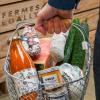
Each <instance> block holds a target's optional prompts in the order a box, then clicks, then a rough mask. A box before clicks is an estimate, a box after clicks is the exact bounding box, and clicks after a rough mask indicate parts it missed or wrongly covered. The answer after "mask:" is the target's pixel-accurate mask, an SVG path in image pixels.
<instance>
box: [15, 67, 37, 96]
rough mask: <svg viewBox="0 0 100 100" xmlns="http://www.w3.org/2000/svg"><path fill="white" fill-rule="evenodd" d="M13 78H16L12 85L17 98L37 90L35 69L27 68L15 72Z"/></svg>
mask: <svg viewBox="0 0 100 100" xmlns="http://www.w3.org/2000/svg"><path fill="white" fill-rule="evenodd" d="M14 76H15V77H16V78H17V79H15V80H14V83H15V90H16V92H17V94H18V96H19V97H21V96H23V95H26V94H28V93H31V92H35V91H37V90H38V88H39V86H38V85H39V84H38V83H39V80H38V75H37V71H36V69H35V68H28V69H24V70H22V71H20V72H16V73H15V74H14Z"/></svg>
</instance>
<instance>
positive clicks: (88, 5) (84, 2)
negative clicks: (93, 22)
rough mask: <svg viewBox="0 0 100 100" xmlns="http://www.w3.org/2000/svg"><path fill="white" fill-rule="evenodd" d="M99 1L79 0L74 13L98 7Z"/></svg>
mask: <svg viewBox="0 0 100 100" xmlns="http://www.w3.org/2000/svg"><path fill="white" fill-rule="evenodd" d="M99 2H100V1H99V0H81V1H80V3H79V5H78V7H77V9H76V11H75V13H79V12H82V11H87V10H89V9H94V8H97V7H99Z"/></svg>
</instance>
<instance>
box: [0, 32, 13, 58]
mask: <svg viewBox="0 0 100 100" xmlns="http://www.w3.org/2000/svg"><path fill="white" fill-rule="evenodd" d="M11 34H12V32H7V33H5V34H1V35H0V58H2V57H4V56H6V52H7V50H8V45H7V40H8V39H9V37H10V36H11Z"/></svg>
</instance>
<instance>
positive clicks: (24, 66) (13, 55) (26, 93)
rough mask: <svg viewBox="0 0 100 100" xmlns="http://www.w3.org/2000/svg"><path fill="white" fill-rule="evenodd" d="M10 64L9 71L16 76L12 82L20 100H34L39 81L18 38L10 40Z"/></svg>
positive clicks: (36, 95) (30, 60)
mask: <svg viewBox="0 0 100 100" xmlns="http://www.w3.org/2000/svg"><path fill="white" fill-rule="evenodd" d="M10 64H11V66H10V70H11V73H12V74H13V75H14V76H15V77H16V78H18V79H15V80H14V83H15V89H16V91H17V94H18V96H19V98H20V100H36V98H37V97H38V93H37V92H36V91H37V90H38V83H39V79H38V75H37V71H36V68H35V66H34V64H33V62H32V59H31V58H30V56H29V55H28V53H27V52H26V51H25V50H24V47H23V45H22V41H21V40H20V39H14V40H12V43H11V47H10ZM35 83H36V84H35Z"/></svg>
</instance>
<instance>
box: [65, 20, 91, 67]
mask: <svg viewBox="0 0 100 100" xmlns="http://www.w3.org/2000/svg"><path fill="white" fill-rule="evenodd" d="M74 25H75V26H76V27H75V26H74ZM81 31H82V33H83V34H82V33H81ZM88 38H89V26H88V23H87V19H85V20H84V21H83V22H82V23H80V20H79V19H74V20H73V25H72V27H71V29H70V32H69V36H68V39H67V41H66V45H65V52H64V56H65V57H64V63H70V64H72V65H76V66H79V68H81V69H83V67H84V62H85V56H86V51H85V50H83V47H82V43H83V42H84V41H87V42H88V41H89V40H88Z"/></svg>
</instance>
